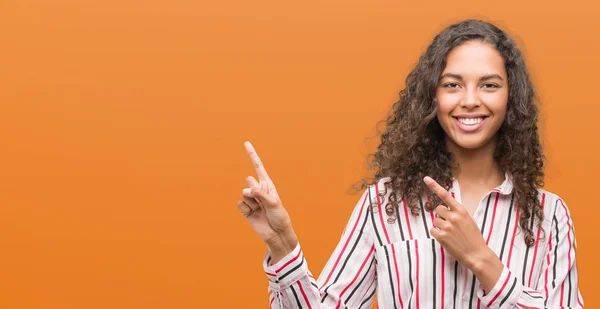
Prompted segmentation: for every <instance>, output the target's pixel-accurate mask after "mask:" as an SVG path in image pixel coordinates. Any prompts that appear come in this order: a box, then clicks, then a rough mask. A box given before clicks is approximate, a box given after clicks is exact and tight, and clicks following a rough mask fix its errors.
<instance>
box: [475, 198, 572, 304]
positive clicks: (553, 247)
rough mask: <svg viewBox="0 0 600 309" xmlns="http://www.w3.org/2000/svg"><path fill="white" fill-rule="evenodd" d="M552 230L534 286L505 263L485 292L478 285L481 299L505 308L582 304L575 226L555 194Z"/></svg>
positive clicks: (565, 206)
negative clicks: (489, 288)
mask: <svg viewBox="0 0 600 309" xmlns="http://www.w3.org/2000/svg"><path fill="white" fill-rule="evenodd" d="M551 220H552V224H551V230H550V231H546V234H547V235H549V238H548V252H547V254H546V256H545V257H544V266H543V268H542V272H541V275H540V277H539V278H538V281H537V286H536V287H537V289H532V288H529V287H527V286H524V285H522V284H521V283H520V282H519V280H518V279H517V277H516V276H515V275H514V274H513V273H512V272H511V271H510V270H509V269H508V268H507V267H504V270H503V271H502V274H501V276H500V279H499V280H498V282H497V283H496V285H495V286H494V288H493V289H492V290H491V291H490V292H489V293H487V294H486V295H484V292H483V290H481V289H479V291H478V296H479V298H480V299H481V302H482V303H484V304H486V306H487V307H489V308H492V309H508V308H522V309H530V308H540V309H541V308H557V309H558V308H573V309H579V308H583V298H582V296H581V292H580V291H579V288H578V275H577V263H576V260H575V247H576V245H575V229H574V227H573V221H572V220H571V215H570V213H569V209H568V208H567V205H566V204H565V203H564V202H563V200H562V199H560V198H557V200H556V203H555V209H554V213H553V216H552V218H551Z"/></svg>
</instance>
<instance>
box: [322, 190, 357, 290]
mask: <svg viewBox="0 0 600 309" xmlns="http://www.w3.org/2000/svg"><path fill="white" fill-rule="evenodd" d="M367 190H368V189H367ZM368 197H369V195H368V194H365V200H364V201H363V204H362V206H361V207H360V213H359V214H358V217H357V218H356V222H354V226H353V227H352V231H351V232H350V236H348V238H347V239H346V243H345V244H344V247H343V248H342V251H341V252H340V254H339V255H338V257H337V259H336V260H335V264H333V268H331V271H330V272H329V275H327V279H326V280H325V283H323V285H322V287H325V285H326V284H327V282H329V279H331V275H333V271H334V270H335V269H336V267H337V265H338V263H339V262H340V259H341V258H342V255H344V251H346V248H347V247H348V243H350V239H352V235H353V234H354V231H355V230H356V226H358V221H360V218H362V212H363V209H364V208H365V207H364V206H365V203H366V202H367V198H368Z"/></svg>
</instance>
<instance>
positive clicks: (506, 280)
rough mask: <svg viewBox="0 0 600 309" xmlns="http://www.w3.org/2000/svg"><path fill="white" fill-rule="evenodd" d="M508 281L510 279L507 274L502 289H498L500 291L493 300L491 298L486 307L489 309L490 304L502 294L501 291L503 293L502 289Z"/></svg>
mask: <svg viewBox="0 0 600 309" xmlns="http://www.w3.org/2000/svg"><path fill="white" fill-rule="evenodd" d="M508 279H510V273H509V276H506V279H504V283H503V284H502V287H501V288H500V291H498V293H496V295H494V298H492V300H490V302H489V303H488V304H487V307H491V306H492V303H493V302H494V301H495V300H496V298H498V296H500V294H501V293H502V291H504V288H505V287H506V285H507V284H508Z"/></svg>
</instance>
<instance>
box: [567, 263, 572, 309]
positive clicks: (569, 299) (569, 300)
mask: <svg viewBox="0 0 600 309" xmlns="http://www.w3.org/2000/svg"><path fill="white" fill-rule="evenodd" d="M569 254H571V252H569ZM571 273H572V271H571V270H570V269H569V298H568V299H567V308H571V294H572V293H573V291H572V290H571V288H572V287H573V285H572V284H571Z"/></svg>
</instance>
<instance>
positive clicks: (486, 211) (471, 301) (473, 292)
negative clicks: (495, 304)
mask: <svg viewBox="0 0 600 309" xmlns="http://www.w3.org/2000/svg"><path fill="white" fill-rule="evenodd" d="M491 199H492V194H491V193H490V195H488V200H487V203H486V205H485V212H484V214H483V224H482V225H481V236H483V231H484V230H485V224H486V222H487V214H488V210H489V209H490V200H491ZM476 279H477V278H476V277H475V274H473V282H472V283H471V299H470V300H469V309H471V308H473V296H474V295H475V280H476Z"/></svg>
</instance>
